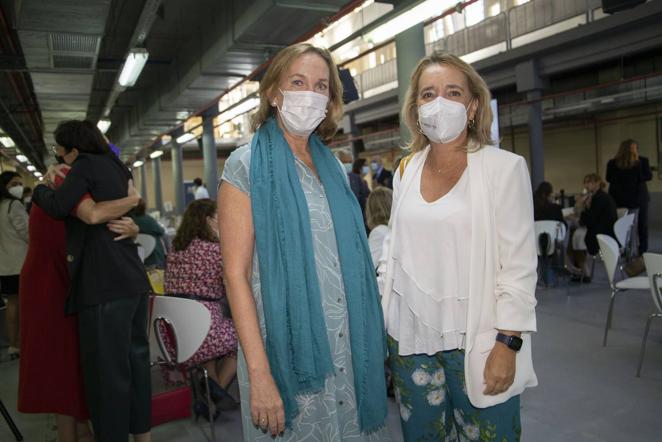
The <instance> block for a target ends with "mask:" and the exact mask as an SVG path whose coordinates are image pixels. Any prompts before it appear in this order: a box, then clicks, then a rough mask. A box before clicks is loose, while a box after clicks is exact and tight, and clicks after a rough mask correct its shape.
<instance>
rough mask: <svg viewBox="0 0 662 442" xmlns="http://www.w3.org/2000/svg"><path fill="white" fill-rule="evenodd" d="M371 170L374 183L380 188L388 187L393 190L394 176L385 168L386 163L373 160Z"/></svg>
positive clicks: (380, 160)
mask: <svg viewBox="0 0 662 442" xmlns="http://www.w3.org/2000/svg"><path fill="white" fill-rule="evenodd" d="M370 168H371V169H372V181H373V183H377V185H379V186H384V187H388V188H389V189H392V188H393V174H392V173H391V171H390V170H388V169H385V168H384V163H383V162H382V159H381V158H379V157H375V158H373V159H372V163H370ZM373 188H374V187H373Z"/></svg>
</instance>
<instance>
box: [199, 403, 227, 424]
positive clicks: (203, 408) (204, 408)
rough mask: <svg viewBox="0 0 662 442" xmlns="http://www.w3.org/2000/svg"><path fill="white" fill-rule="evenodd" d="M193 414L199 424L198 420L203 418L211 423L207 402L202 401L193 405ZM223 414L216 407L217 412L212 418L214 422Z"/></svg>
mask: <svg viewBox="0 0 662 442" xmlns="http://www.w3.org/2000/svg"><path fill="white" fill-rule="evenodd" d="M193 413H194V414H195V421H196V422H197V421H198V419H199V418H200V417H201V416H202V417H203V418H204V419H205V420H206V421H207V422H209V405H207V403H206V402H204V401H202V400H198V401H196V402H195V404H193ZM220 414H221V410H220V409H219V408H218V407H216V411H215V412H214V415H213V416H212V419H214V421H215V420H216V419H218V416H219V415H220Z"/></svg>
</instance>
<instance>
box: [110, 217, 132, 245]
mask: <svg viewBox="0 0 662 442" xmlns="http://www.w3.org/2000/svg"><path fill="white" fill-rule="evenodd" d="M107 225H108V230H110V231H111V232H113V233H117V234H119V236H117V237H115V241H120V240H123V239H126V238H135V237H136V236H138V232H139V229H138V226H137V225H136V223H134V222H133V219H131V218H129V217H128V216H123V217H122V218H120V219H114V220H112V221H108V224H107Z"/></svg>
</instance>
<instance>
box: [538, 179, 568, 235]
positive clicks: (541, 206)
mask: <svg viewBox="0 0 662 442" xmlns="http://www.w3.org/2000/svg"><path fill="white" fill-rule="evenodd" d="M553 193H554V189H553V188H552V185H551V184H550V183H548V182H547V181H543V182H542V183H540V185H539V186H538V188H537V189H536V191H535V192H534V193H533V219H534V220H535V221H560V222H562V223H563V224H566V225H567V223H566V222H565V220H564V219H563V210H562V209H561V206H560V205H558V204H555V203H554V202H552V194H553Z"/></svg>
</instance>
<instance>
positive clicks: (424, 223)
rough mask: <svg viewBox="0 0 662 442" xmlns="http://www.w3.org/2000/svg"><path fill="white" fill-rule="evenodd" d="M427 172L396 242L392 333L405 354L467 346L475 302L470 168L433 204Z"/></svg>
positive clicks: (407, 200)
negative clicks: (424, 191)
mask: <svg viewBox="0 0 662 442" xmlns="http://www.w3.org/2000/svg"><path fill="white" fill-rule="evenodd" d="M421 170H422V168H419V169H418V171H417V173H416V176H414V177H413V180H414V181H413V182H412V185H411V186H410V187H409V189H408V191H407V193H406V194H403V195H402V196H401V198H402V205H401V207H400V210H399V211H398V214H397V216H398V220H397V223H398V226H399V227H398V235H397V237H395V238H392V240H393V241H394V250H393V259H394V264H395V266H394V274H393V294H394V295H395V296H394V299H393V300H392V302H391V303H390V304H389V311H387V312H385V313H386V315H387V316H388V324H390V325H389V330H388V333H389V335H391V336H392V337H393V338H395V339H396V340H397V341H398V345H399V349H400V354H401V355H408V354H428V355H433V354H435V353H437V352H439V351H446V350H454V349H458V348H464V345H465V335H466V326H467V311H468V310H467V308H468V300H469V297H468V296H469V263H470V260H469V258H470V257H469V255H470V245H471V196H470V187H469V176H468V175H469V174H468V172H467V171H466V170H465V171H464V173H463V174H462V176H461V178H460V179H459V181H458V182H457V183H456V184H455V186H454V187H453V188H452V189H451V190H450V191H449V192H448V193H447V194H446V195H444V196H442V197H441V198H439V199H438V200H436V201H433V202H427V201H425V199H423V196H422V195H421V189H420V183H421Z"/></svg>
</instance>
